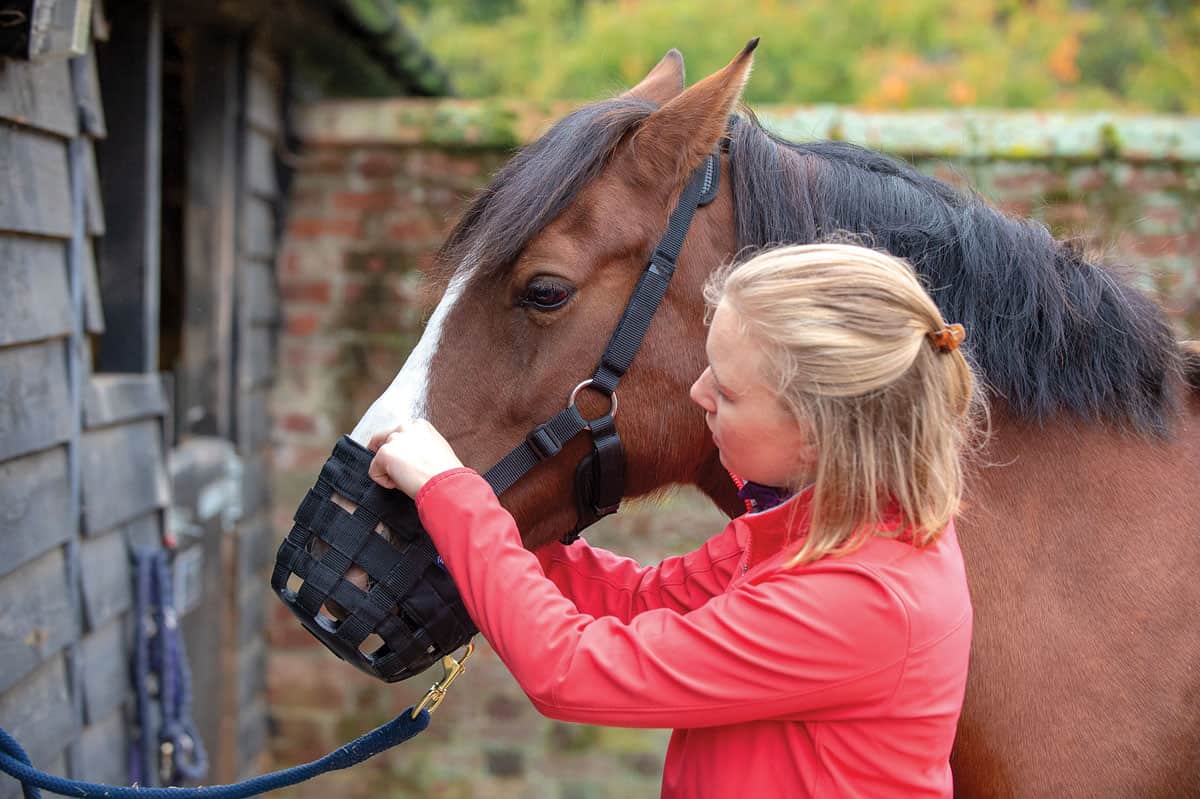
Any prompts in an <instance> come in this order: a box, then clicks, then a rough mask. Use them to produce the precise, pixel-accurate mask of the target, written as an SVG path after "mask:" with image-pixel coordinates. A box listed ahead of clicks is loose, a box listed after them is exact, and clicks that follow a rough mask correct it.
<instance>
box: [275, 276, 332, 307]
mask: <svg viewBox="0 0 1200 799" xmlns="http://www.w3.org/2000/svg"><path fill="white" fill-rule="evenodd" d="M279 295H280V296H281V297H282V298H283V299H285V300H293V301H299V302H329V300H330V298H331V297H332V296H333V288H332V287H331V286H330V285H329V281H328V280H317V281H304V282H301V281H296V282H289V281H284V282H281V283H280V285H279Z"/></svg>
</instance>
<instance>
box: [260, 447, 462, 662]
mask: <svg viewBox="0 0 1200 799" xmlns="http://www.w3.org/2000/svg"><path fill="white" fill-rule="evenodd" d="M374 457H375V455H374V453H372V452H371V451H370V450H367V449H365V448H363V447H362V446H360V445H359V444H357V443H356V442H354V441H353V440H351V439H350V438H349V437H348V436H343V437H342V438H341V439H340V440H339V441H338V442H337V445H336V446H335V447H334V448H333V454H332V455H331V456H330V457H329V460H327V461H326V462H325V466H324V468H322V469H321V474H320V476H319V477H318V478H317V484H316V485H315V486H314V487H313V488H311V489H309V492H308V494H307V495H306V496H305V497H304V499H303V500H302V501H301V502H300V507H299V508H297V510H296V516H295V524H294V525H293V527H292V531H291V532H290V533H288V536H287V538H285V539H284V540H283V543H282V544H280V545H279V552H278V554H276V556H275V571H274V572H273V573H272V575H271V587H272V588H273V589H275V592H276V593H277V594H279V598H280V599H282V600H283V603H284V604H285V605H287V606H288V608H289V609H291V611H292V613H295V614H296V618H298V619H299V620H300V623H301V624H302V625H304V628H305V629H306V630H308V631H309V632H310V633H312V634H313V635H315V636H316V637H317V639H318V640H319V641H320V642H321V643H323V644H325V646H327V647H328V648H329V649H330V651H332V652H333V653H334V654H335V655H337V656H338V657H340V658H341V659H342V660H345V661H347V662H349V663H352V664H353V665H355V666H357V667H358V668H360V669H362V670H363V671H365V672H366V673H367V674H370V675H371V676H373V677H378V678H379V679H381V680H384V681H385V682H397V681H399V680H403V679H406V678H408V677H412V676H413V675H416V674H419V673H421V672H422V671H424V670H425V669H427V668H429V667H430V666H431V665H433V664H434V663H435V662H437V661H438V660H439V659H440V658H441V657H442V656H443V655H447V654H449V653H451V652H454V651H455V650H457V649H459V648H460V647H462V646H464V645H466V643H467V642H468V641H469V640H471V637H472V636H473V635H475V633H476V632H477V630H476V629H475V625H474V624H472V622H471V617H470V616H468V615H467V609H466V608H465V607H463V603H462V598H461V597H460V596H459V594H458V589H457V588H455V587H454V581H453V580H451V579H450V575H449V573H448V572H447V571H446V569H445V567H444V566H443V565H442V563H441V558H439V557H438V554H437V550H435V549H434V547H433V541H432V540H430V538H429V535H428V534H427V533H426V532H425V529H424V528H423V527H421V522H420V519H418V517H417V508H416V506H415V505H414V504H413V501H412V500H411V499H409V498H408V496H407V495H405V494H404V493H403V492H401V491H396V490H394V489H389V488H384V487H383V486H381V485H379V484H378V483H376V482H375V481H374V480H372V479H371V478H370V477H369V476H368V473H367V470H368V467H370V465H371V460H372V459H373V458H374ZM335 494H336V495H338V496H340V497H342V498H343V499H344V500H345V501H346V502H347V503H350V504H352V505H354V506H357V507H355V508H354V512H353V513H349V512H348V511H346V510H345V508H343V507H341V506H339V505H338V504H336V503H335V502H334V501H333V496H334V495H335ZM380 523H382V524H383V525H384V527H385V528H386V537H385V535H380V534H379V533H377V532H376V527H378V526H379V524H380ZM389 539H390V541H389ZM318 541H320V542H321V543H323V544H324V546H323V547H322V546H319V545H317V544H316V542H318ZM322 549H324V551H323V552H321V551H320V550H322ZM318 553H319V554H318ZM351 566H358V567H359V568H361V569H362V570H363V571H365V572H366V573H367V590H366V591H364V590H362V589H361V588H359V587H358V586H356V585H355V584H354V583H352V582H350V581H349V580H348V579H347V578H346V575H347V572H349V570H350V567H351ZM293 575H295V576H296V577H298V578H300V580H303V583H302V584H301V585H300V586H299V587H298V588H297V589H296V590H293V589H291V588H289V587H288V582H289V580H290V579H291V578H292V576H293ZM329 605H335V606H336V607H337V610H338V615H340V616H341V619H337V618H334V616H332V615H330V613H329V608H328V606H329ZM372 635H374V636H377V637H372Z"/></svg>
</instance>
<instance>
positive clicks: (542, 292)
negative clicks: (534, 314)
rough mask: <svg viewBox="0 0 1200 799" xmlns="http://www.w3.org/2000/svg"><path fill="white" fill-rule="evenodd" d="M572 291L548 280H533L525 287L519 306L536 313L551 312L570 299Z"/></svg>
mask: <svg viewBox="0 0 1200 799" xmlns="http://www.w3.org/2000/svg"><path fill="white" fill-rule="evenodd" d="M574 293H575V292H574V289H572V288H571V287H570V286H564V285H563V284H561V283H555V282H553V281H549V280H533V281H531V282H530V283H529V285H528V286H526V287H525V295H524V296H523V297H521V305H523V306H525V307H526V308H533V309H534V310H536V311H553V310H555V309H556V308H561V307H562V306H563V305H565V304H566V302H567V300H569V299H571V295H572V294H574Z"/></svg>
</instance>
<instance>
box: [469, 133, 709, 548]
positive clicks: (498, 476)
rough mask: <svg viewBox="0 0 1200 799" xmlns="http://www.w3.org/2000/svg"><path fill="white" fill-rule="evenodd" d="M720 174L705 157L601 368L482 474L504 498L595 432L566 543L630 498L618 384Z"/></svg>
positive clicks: (578, 474) (578, 476) (579, 474)
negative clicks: (599, 408)
mask: <svg viewBox="0 0 1200 799" xmlns="http://www.w3.org/2000/svg"><path fill="white" fill-rule="evenodd" d="M720 176H721V161H720V157H719V156H718V155H717V154H716V153H713V154H712V155H709V156H708V157H707V158H706V159H704V163H702V164H701V165H700V166H699V167H697V168H696V170H695V171H694V172H693V173H692V176H691V178H690V179H689V180H688V184H687V186H686V187H685V188H684V190H683V194H682V195H681V196H680V198H679V202H678V204H677V205H676V206H675V209H674V210H673V211H672V212H671V217H670V219H669V220H668V222H667V231H666V233H665V234H664V235H663V238H662V240H661V241H660V242H659V243H658V246H657V247H655V248H654V253H653V254H652V255H651V256H650V261H649V263H648V264H647V265H646V268H645V270H644V271H643V272H642V275H641V277H640V278H639V279H638V282H637V286H636V287H635V288H634V290H633V295H632V296H631V297H630V298H629V304H628V305H626V306H625V313H624V314H623V315H622V316H621V321H620V322H618V323H617V327H616V330H614V331H613V334H612V337H611V338H609V340H608V346H606V347H605V349H604V354H603V355H602V356H600V363H599V364H598V365H597V366H596V370H595V372H594V373H593V374H592V376H591V378H589V379H588V380H585V381H584V382H583V383H580V384H579V385H578V386H576V387H575V390H574V391H573V392H571V399H570V401H569V402H568V403H567V407H566V408H564V409H563V410H561V411H559V412H558V413H557V414H556V415H555V416H554V417H552V418H551V419H549V420H548V421H546V422H544V423H543V424H540V425H538V426H537V427H535V428H534V429H533V430H532V431H531V432H530V433H529V435H527V436H526V437H525V441H524V442H522V443H521V444H519V445H517V446H516V447H515V448H514V449H513V450H512V451H511V452H509V453H508V454H507V455H505V456H504V458H502V459H501V460H500V462H499V463H497V464H496V465H495V466H493V467H492V468H491V469H489V470H488V471H487V473H486V474H484V475H483V477H484V479H485V480H487V481H488V483H489V484H491V486H492V490H493V491H495V492H496V494H503V493H504V492H505V491H507V490H508V489H509V488H511V487H512V486H513V485H514V484H515V483H516V482H517V481H518V480H520V479H521V478H522V477H524V476H525V475H526V474H528V473H529V471H530V470H531V469H533V467H534V466H536V465H537V464H539V463H541V462H542V461H544V460H548V459H549V458H552V457H554V456H555V455H557V454H558V453H559V452H561V451H562V448H563V446H564V445H565V444H566V443H567V442H568V441H570V440H571V439H572V438H574V437H575V436H576V435H578V434H579V433H581V432H583V431H584V430H587V431H589V432H590V433H591V435H592V451H591V452H590V453H589V454H588V455H587V456H586V457H585V458H584V459H583V460H582V461H580V463H579V465H578V466H577V467H576V469H575V504H576V511H577V521H576V524H575V529H574V530H572V531H571V532H569V533H567V534H566V535H564V536H563V538H562V541H563V543H564V544H570V543H572V542H574V541H575V540H576V539H577V538H579V534H580V532H582V531H583V529H584V528H586V527H588V526H589V525H591V524H593V523H595V522H596V521H597V520H599V519H601V518H603V517H604V516H607V515H608V514H610V513H615V512H616V510H617V508H618V507H620V504H621V497H622V496H624V493H625V455H624V448H623V446H622V444H621V438H620V436H619V435H618V434H617V428H616V422H615V419H614V416H615V415H616V409H617V397H616V390H617V384H618V383H619V382H620V380H621V378H622V377H623V376H624V375H625V372H626V371H627V370H628V369H629V365H630V364H631V363H632V362H633V358H634V356H635V355H637V351H638V349H639V348H640V347H641V345H642V341H643V339H645V337H646V331H647V330H648V329H649V328H650V321H651V320H652V319H653V318H654V314H655V312H656V311H657V310H658V306H659V305H660V304H662V300H663V297H665V296H666V293H667V286H668V285H669V284H670V282H671V277H672V275H674V274H675V266H676V262H677V261H678V259H679V251H680V250H681V249H683V240H684V238H685V237H686V236H687V232H688V228H689V227H690V226H691V224H692V218H693V216H694V215H695V213H696V209H697V208H699V207H700V206H703V205H707V204H708V203H710V202H712V201H713V200H714V199H715V198H716V196H717V190H718V189H719V184H720ZM584 388H590V389H592V390H593V391H598V392H599V393H601V394H603V395H605V396H606V397H608V399H609V401H610V403H611V405H610V407H609V410H608V412H607V413H605V414H604V415H603V416H600V417H598V418H596V419H584V418H583V416H582V415H581V414H580V413H579V410H578V409H577V408H576V406H575V397H576V396H577V395H578V393H579V392H580V391H581V390H582V389H584Z"/></svg>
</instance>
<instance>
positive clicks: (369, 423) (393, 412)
mask: <svg viewBox="0 0 1200 799" xmlns="http://www.w3.org/2000/svg"><path fill="white" fill-rule="evenodd" d="M466 274H467V270H465V269H460V270H458V272H457V273H456V274H455V275H454V277H453V278H452V279H451V280H450V284H449V285H448V286H447V287H446V293H445V294H443V295H442V300H441V302H439V303H438V306H437V308H435V309H434V311H433V316H431V317H429V323H428V324H427V325H425V332H423V333H422V334H421V340H420V341H418V342H417V346H416V347H414V348H413V351H412V352H411V353H410V354H409V356H408V360H407V361H405V362H404V367H403V368H401V370H400V374H398V375H396V379H395V380H393V381H392V384H391V385H390V386H388V389H387V391H385V392H383V394H382V395H381V396H380V397H379V399H377V400H375V402H373V403H371V407H370V408H369V409H368V410H367V413H366V415H365V416H363V418H362V419H360V420H359V422H358V424H356V425H355V426H354V432H352V433H351V434H350V437H351V438H352V439H354V440H355V441H357V442H358V443H359V444H362V445H363V446H364V447H365V446H367V442H369V441H370V440H371V436H372V435H374V434H375V433H376V432H378V431H380V430H387V429H390V428H392V427H395V426H396V425H397V424H398V423H400V422H411V421H413V420H414V419H421V418H424V417H425V416H426V415H427V414H428V412H429V406H428V403H429V365H430V364H431V363H433V356H434V353H436V352H437V348H438V343H439V342H440V341H441V338H442V328H443V327H444V325H445V322H446V317H447V316H449V315H450V309H451V308H453V307H454V304H455V303H456V302H457V301H458V298H459V297H460V296H461V295H462V291H463V286H464V285H465V284H466V282H467V281H466V277H465V276H466Z"/></svg>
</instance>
